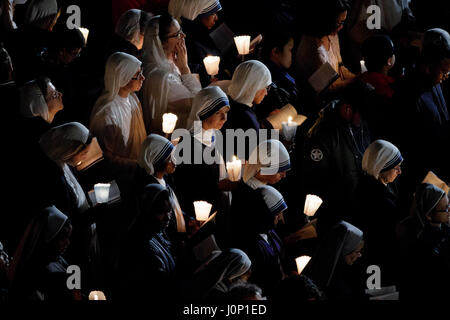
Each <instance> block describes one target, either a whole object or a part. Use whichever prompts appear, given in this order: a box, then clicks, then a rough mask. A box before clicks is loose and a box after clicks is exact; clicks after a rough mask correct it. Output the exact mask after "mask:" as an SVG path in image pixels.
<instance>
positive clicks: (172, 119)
mask: <svg viewBox="0 0 450 320" xmlns="http://www.w3.org/2000/svg"><path fill="white" fill-rule="evenodd" d="M162 118H163V124H162V131H163V132H164V133H167V134H171V133H172V132H173V130H175V125H176V124H177V120H178V117H177V116H176V115H175V114H173V113H164V114H163V116H162Z"/></svg>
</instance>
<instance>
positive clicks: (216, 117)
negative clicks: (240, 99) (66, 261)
mask: <svg viewBox="0 0 450 320" xmlns="http://www.w3.org/2000/svg"><path fill="white" fill-rule="evenodd" d="M229 110H230V107H229V106H224V107H222V108H221V109H220V110H219V111H217V112H216V113H214V114H213V115H212V116H210V117H209V118H207V119H205V120H203V121H202V126H203V129H205V130H209V129H216V130H220V129H222V127H223V125H224V124H225V122H226V121H227V113H228V111H229Z"/></svg>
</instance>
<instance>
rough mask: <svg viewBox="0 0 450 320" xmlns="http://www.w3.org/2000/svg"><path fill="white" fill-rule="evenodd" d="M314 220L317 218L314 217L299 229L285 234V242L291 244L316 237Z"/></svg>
mask: <svg viewBox="0 0 450 320" xmlns="http://www.w3.org/2000/svg"><path fill="white" fill-rule="evenodd" d="M316 222H317V219H314V220H312V221H311V222H309V223H307V224H305V225H304V226H303V227H302V228H301V229H300V230H298V231H296V232H294V233H291V234H290V235H288V236H286V237H285V238H284V241H285V242H286V243H287V244H292V243H295V242H297V241H299V240H306V239H313V238H317V231H316Z"/></svg>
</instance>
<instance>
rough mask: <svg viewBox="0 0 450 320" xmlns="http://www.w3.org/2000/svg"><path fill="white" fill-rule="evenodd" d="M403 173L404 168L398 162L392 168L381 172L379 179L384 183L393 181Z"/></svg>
mask: <svg viewBox="0 0 450 320" xmlns="http://www.w3.org/2000/svg"><path fill="white" fill-rule="evenodd" d="M401 173H402V169H401V167H400V164H398V165H397V166H395V167H394V168H392V169H390V170H387V171H384V172H381V173H380V175H379V178H378V179H379V180H380V181H381V182H383V183H384V184H388V183H392V182H394V180H395V179H397V177H398V176H399V175H400V174H401Z"/></svg>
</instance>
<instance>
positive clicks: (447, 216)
mask: <svg viewBox="0 0 450 320" xmlns="http://www.w3.org/2000/svg"><path fill="white" fill-rule="evenodd" d="M449 210H450V207H449V199H448V196H447V195H445V196H444V197H442V199H441V200H440V201H439V202H438V204H437V206H436V208H435V210H434V213H432V214H431V215H430V216H429V218H428V219H429V220H430V222H431V223H435V224H441V223H450V212H449Z"/></svg>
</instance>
